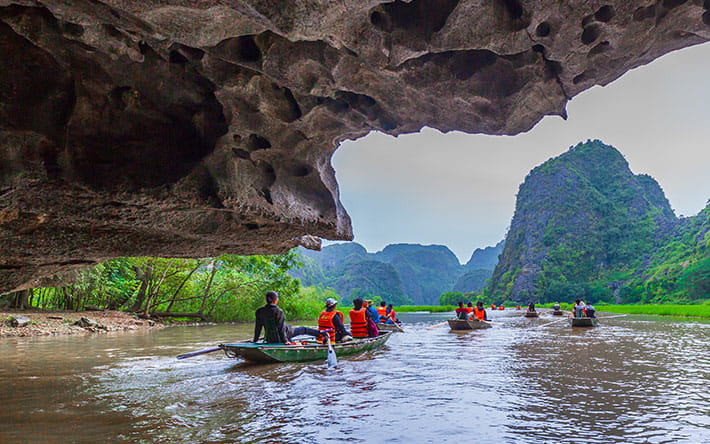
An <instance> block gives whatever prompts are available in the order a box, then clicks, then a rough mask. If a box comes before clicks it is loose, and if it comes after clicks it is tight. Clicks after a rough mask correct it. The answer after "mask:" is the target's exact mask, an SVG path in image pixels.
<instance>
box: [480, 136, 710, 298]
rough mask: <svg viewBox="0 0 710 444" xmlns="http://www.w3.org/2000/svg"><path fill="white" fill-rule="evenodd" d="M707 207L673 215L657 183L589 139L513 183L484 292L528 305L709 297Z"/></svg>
mask: <svg viewBox="0 0 710 444" xmlns="http://www.w3.org/2000/svg"><path fill="white" fill-rule="evenodd" d="M709 270H710V268H709V266H708V209H707V208H706V209H705V210H703V212H701V213H700V214H699V215H697V216H694V217H692V218H686V219H681V220H679V219H678V218H676V216H675V215H674V213H673V210H672V209H671V207H670V205H669V203H668V200H667V199H666V197H665V195H664V193H663V191H662V189H661V187H660V186H659V185H658V183H657V182H656V181H655V180H654V179H653V178H652V177H650V176H647V175H635V174H633V173H632V172H631V170H630V169H629V165H628V163H627V162H626V160H625V159H624V157H623V156H622V155H621V153H619V151H617V150H616V149H615V148H613V147H611V146H608V145H605V144H603V143H602V142H600V141H597V140H595V141H587V142H586V143H580V144H578V145H577V146H575V147H573V148H571V149H570V150H569V151H567V152H566V153H564V154H562V155H560V156H558V157H556V158H553V159H550V160H548V161H547V162H545V163H543V164H542V165H540V166H538V167H536V168H534V169H533V170H532V171H531V172H530V173H529V174H528V176H527V177H526V178H525V181H524V183H523V184H522V185H521V186H520V190H519V192H518V196H517V202H516V208H515V214H514V216H513V220H512V222H511V226H510V230H509V232H508V234H507V236H506V243H505V248H504V250H503V253H502V255H501V256H500V262H499V263H498V265H497V266H496V268H495V271H494V273H493V276H492V278H491V281H490V284H489V286H488V288H487V293H489V294H490V295H492V296H494V297H500V298H503V299H512V300H514V301H518V302H526V301H527V300H528V299H535V300H538V301H543V302H545V301H556V300H563V299H570V298H574V297H584V298H586V299H589V300H592V301H608V302H622V301H623V302H636V301H661V300H669V299H670V300H689V299H694V298H701V297H703V296H704V297H707V296H708V293H709V292H708V289H707V285H708V274H710V271H709Z"/></svg>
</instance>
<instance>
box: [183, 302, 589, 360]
mask: <svg viewBox="0 0 710 444" xmlns="http://www.w3.org/2000/svg"><path fill="white" fill-rule="evenodd" d="M551 314H552V315H553V316H562V315H564V314H565V313H564V312H563V311H562V310H553V311H551ZM524 316H525V317H526V318H537V317H539V316H540V313H539V312H537V311H529V310H528V311H525V313H524ZM446 322H447V323H448V324H449V328H450V329H451V330H452V331H471V330H478V329H485V328H491V327H492V324H491V322H490V321H484V320H478V319H475V318H474V319H449V320H448V321H446ZM597 322H598V321H597V319H596V318H587V317H582V318H574V317H572V318H570V319H569V325H571V326H572V327H595V326H596V325H597ZM439 325H440V324H439ZM377 326H378V329H379V330H380V334H379V335H378V336H376V337H372V338H362V339H354V340H351V341H347V342H338V343H335V344H322V343H319V342H317V341H315V340H309V341H301V342H299V343H297V344H296V345H287V344H272V343H259V342H235V343H229V344H219V345H218V346H217V347H213V348H210V349H205V350H200V351H197V352H192V353H186V354H184V355H180V356H178V359H183V358H186V357H191V356H197V355H199V354H203V353H210V352H212V351H217V350H222V351H224V353H225V354H226V355H227V356H228V357H230V358H242V359H244V360H246V361H250V362H255V363H277V362H309V361H322V360H326V359H327V358H328V354H329V353H337V355H338V356H348V355H353V354H356V353H360V352H365V351H369V350H374V349H376V348H378V347H381V346H382V345H384V344H385V343H386V342H387V340H388V339H389V338H390V336H391V335H392V334H393V333H394V332H396V331H404V330H403V329H402V327H401V326H400V325H398V324H384V323H379V324H378V325H377ZM430 328H431V327H430Z"/></svg>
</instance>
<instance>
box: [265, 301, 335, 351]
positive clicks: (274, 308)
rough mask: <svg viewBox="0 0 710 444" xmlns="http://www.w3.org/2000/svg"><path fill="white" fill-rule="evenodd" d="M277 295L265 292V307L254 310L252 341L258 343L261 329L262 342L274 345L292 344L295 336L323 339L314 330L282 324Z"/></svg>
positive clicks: (321, 335) (282, 314) (318, 332)
mask: <svg viewBox="0 0 710 444" xmlns="http://www.w3.org/2000/svg"><path fill="white" fill-rule="evenodd" d="M278 304H279V294H278V293H276V292H275V291H267V292H266V305H264V306H263V307H261V308H259V309H257V310H256V313H255V317H256V323H255V325H254V339H253V341H252V342H258V341H259V337H260V336H261V329H262V328H263V329H264V341H265V342H267V343H274V344H293V342H291V340H292V339H293V338H294V337H295V336H301V335H308V336H313V337H315V338H318V337H323V333H321V332H320V331H318V330H316V329H315V328H308V327H291V326H290V325H286V324H285V323H284V312H283V310H281V307H279V305H278Z"/></svg>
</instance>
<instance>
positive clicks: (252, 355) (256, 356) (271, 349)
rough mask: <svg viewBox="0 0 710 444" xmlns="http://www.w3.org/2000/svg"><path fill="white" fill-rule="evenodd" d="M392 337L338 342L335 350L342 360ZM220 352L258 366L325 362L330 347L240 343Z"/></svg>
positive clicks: (323, 345) (378, 345)
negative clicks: (256, 363) (275, 363)
mask: <svg viewBox="0 0 710 444" xmlns="http://www.w3.org/2000/svg"><path fill="white" fill-rule="evenodd" d="M390 336H392V332H385V333H380V335H379V336H377V337H374V338H365V339H355V340H352V341H348V342H338V343H336V344H333V348H334V349H335V354H336V355H338V357H340V356H348V355H353V354H355V353H360V352H364V351H368V350H374V349H376V348H378V347H380V346H382V345H383V344H384V343H385V342H387V340H388V339H389V338H390ZM219 348H221V349H222V350H224V353H225V354H226V355H227V356H228V357H230V358H243V359H245V360H247V361H251V362H258V363H270V362H308V361H325V360H326V359H327V357H328V345H327V344H318V343H317V342H315V341H314V342H310V343H308V344H302V345H286V344H266V343H253V342H237V343H233V344H219Z"/></svg>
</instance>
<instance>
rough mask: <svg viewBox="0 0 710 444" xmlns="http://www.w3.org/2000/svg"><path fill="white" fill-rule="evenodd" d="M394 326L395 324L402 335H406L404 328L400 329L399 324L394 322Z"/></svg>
mask: <svg viewBox="0 0 710 444" xmlns="http://www.w3.org/2000/svg"><path fill="white" fill-rule="evenodd" d="M393 324H394V326H395V327H397V330H399V331H401V332H402V333H404V329H403V328H402V327H400V326H399V324H397V323H396V322H393Z"/></svg>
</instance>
